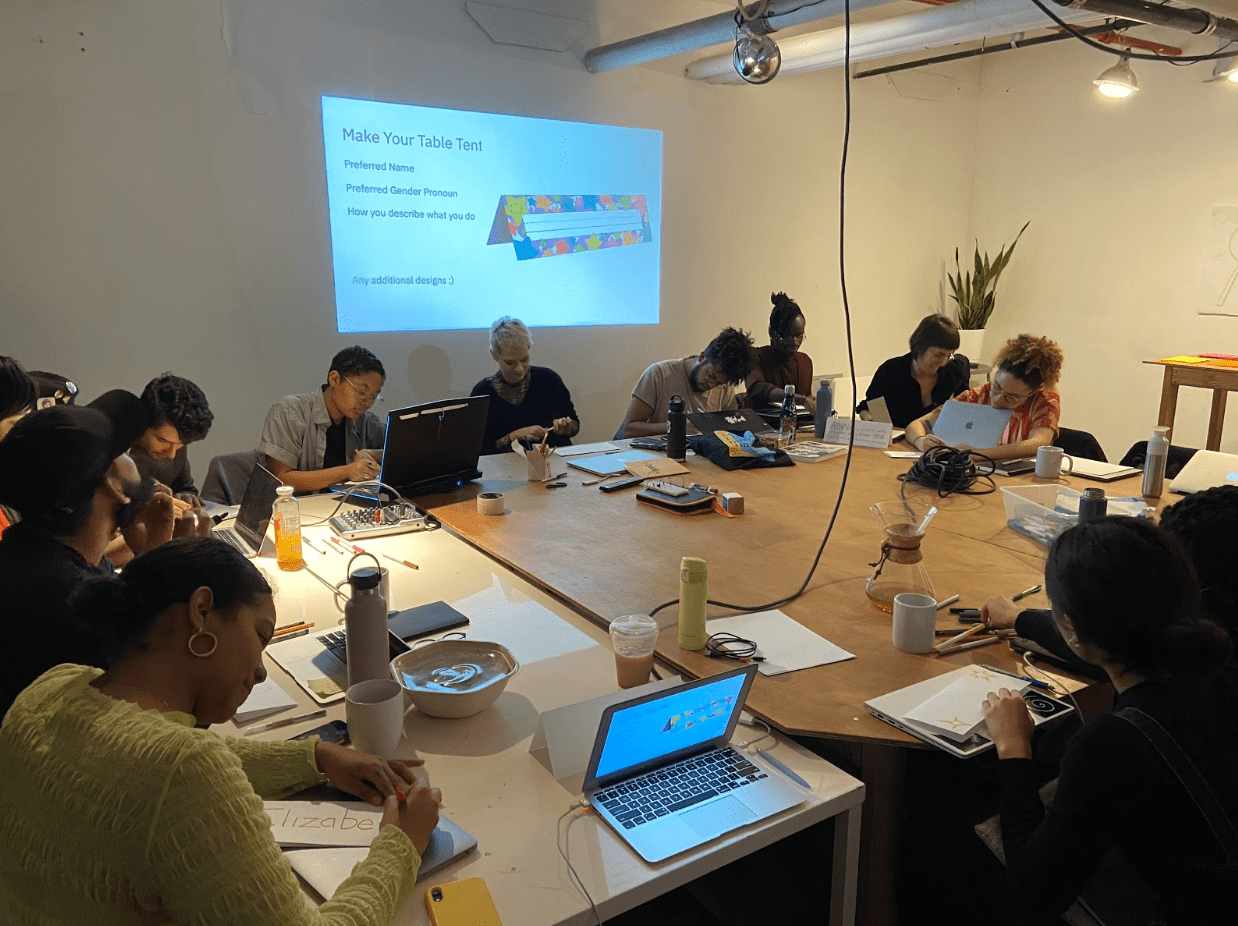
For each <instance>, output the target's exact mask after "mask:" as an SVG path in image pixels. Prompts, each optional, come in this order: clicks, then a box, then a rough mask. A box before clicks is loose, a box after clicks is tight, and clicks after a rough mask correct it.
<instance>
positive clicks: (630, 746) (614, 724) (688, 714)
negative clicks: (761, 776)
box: [590, 665, 756, 779]
mask: <svg viewBox="0 0 1238 926" xmlns="http://www.w3.org/2000/svg"><path fill="white" fill-rule="evenodd" d="M755 674H756V666H755V665H753V666H750V667H748V668H747V669H740V670H738V671H736V672H728V673H726V674H725V675H719V676H714V677H713V678H708V679H702V680H701V681H699V682H693V683H690V684H688V685H684V686H680V687H677V688H672V689H670V690H669V691H661V692H658V693H656V694H654V695H650V696H649V697H647V698H642V699H640V700H639V701H636V702H634V703H631V704H627V705H622V704H621V705H616V706H615V707H614V708H611V709H608V710H607V711H606V713H605V714H604V715H603V717H602V729H600V730H599V731H598V740H599V742H600V743H601V755H600V756H599V755H597V752H598V747H597V746H596V745H595V746H594V755H595V759H596V768H595V769H594V770H593V771H594V774H593V775H592V776H590V777H593V778H597V779H604V778H612V777H614V776H616V775H620V774H624V773H628V772H633V773H635V772H636V771H637V770H639V769H640V768H641V767H642V766H644V765H647V764H649V763H651V762H653V763H656V764H662V762H664V761H673V759H674V758H675V757H677V756H678V755H679V754H681V753H688V752H691V751H693V750H694V749H696V748H697V747H700V746H702V745H704V744H706V743H709V742H711V741H717V742H718V743H722V742H725V741H726V740H727V739H729V738H730V735H731V732H732V731H733V730H734V728H735V722H736V721H737V720H738V719H739V712H740V709H741V708H742V707H743V704H744V697H745V696H746V695H747V689H748V687H749V686H750V685H751V684H752V681H751V680H752V677H753V675H755Z"/></svg>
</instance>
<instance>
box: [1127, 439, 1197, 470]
mask: <svg viewBox="0 0 1238 926" xmlns="http://www.w3.org/2000/svg"><path fill="white" fill-rule="evenodd" d="M1198 450H1199V448H1198V447H1174V446H1173V445H1172V444H1171V445H1170V447H1169V456H1168V457H1167V458H1166V460H1165V478H1166V479H1173V478H1174V477H1175V476H1177V475H1178V473H1180V472H1182V467H1184V466H1186V464H1187V462H1188V461H1189V460H1190V459H1191V457H1193V456H1195V454H1196V453H1197V452H1198ZM1147 455H1148V442H1147V441H1146V440H1141V441H1137V442H1136V443H1134V444H1132V445H1131V449H1130V450H1128V451H1126V456H1124V457H1122V465H1123V466H1138V467H1140V468H1142V467H1143V464H1144V459H1145V458H1146V457H1147Z"/></svg>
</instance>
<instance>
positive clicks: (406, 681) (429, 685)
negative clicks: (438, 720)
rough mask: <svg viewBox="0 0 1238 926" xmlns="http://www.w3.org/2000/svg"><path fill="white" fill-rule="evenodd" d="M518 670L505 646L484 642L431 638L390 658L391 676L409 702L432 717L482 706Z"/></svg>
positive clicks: (464, 712)
mask: <svg viewBox="0 0 1238 926" xmlns="http://www.w3.org/2000/svg"><path fill="white" fill-rule="evenodd" d="M519 669H520V663H518V662H517V661H516V658H515V657H514V656H512V654H511V652H509V651H508V649H507V647H506V646H503V645H502V644H500V643H488V642H486V641H484V640H435V641H434V642H432V643H427V644H425V645H424V646H416V647H413V648H412V649H411V650H409V651H408V652H407V653H401V654H400V655H399V656H396V657H395V659H393V660H391V675H392V677H393V678H394V679H395V680H396V681H397V682H399V683H400V684H401V685H403V686H404V690H405V691H407V692H408V695H409V698H410V699H411V700H412V702H413V706H414V707H416V708H417V710H419V711H421V712H422V713H423V714H429V715H430V716H431V717H471V716H472V715H473V714H476V713H478V712H480V711H483V710H485V709H486V708H487V707H489V706H490V705H491V704H493V703H494V701H495V699H496V698H497V697H498V696H499V695H500V694H502V693H503V689H504V688H506V687H507V683H508V682H509V681H510V680H511V678H512V676H513V675H515V674H516V673H517V672H518V671H519Z"/></svg>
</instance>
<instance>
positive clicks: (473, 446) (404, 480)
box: [353, 395, 490, 498]
mask: <svg viewBox="0 0 1238 926" xmlns="http://www.w3.org/2000/svg"><path fill="white" fill-rule="evenodd" d="M489 407H490V397H489V396H484V395H480V396H468V397H467V398H459V399H445V400H443V401H441V402H429V403H427V404H425V405H413V406H410V407H409V408H397V409H394V410H393V411H391V412H390V413H389V414H388V415H387V436H386V440H385V441H384V443H383V467H382V475H381V477H380V478H381V479H382V481H383V483H384V484H385V485H389V486H391V488H393V489H395V490H396V491H397V492H399V493H400V494H401V495H403V496H404V497H405V498H412V497H414V496H416V495H426V494H428V493H430V492H435V491H441V490H445V489H449V488H454V487H455V486H458V485H463V484H464V483H465V482H468V481H469V480H471V479H480V478H481V471H480V470H479V469H478V468H477V460H478V458H479V457H480V456H481V445H482V441H483V440H485V436H486V413H487V411H488V409H489ZM353 494H358V493H356V491H355V490H354V492H353Z"/></svg>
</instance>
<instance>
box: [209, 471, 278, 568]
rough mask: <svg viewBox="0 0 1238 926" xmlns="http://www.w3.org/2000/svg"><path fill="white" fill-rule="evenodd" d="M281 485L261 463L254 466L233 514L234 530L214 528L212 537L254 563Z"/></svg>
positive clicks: (230, 528)
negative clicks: (243, 493)
mask: <svg viewBox="0 0 1238 926" xmlns="http://www.w3.org/2000/svg"><path fill="white" fill-rule="evenodd" d="M281 485H283V483H282V482H280V481H279V480H278V479H276V478H275V477H274V476H273V475H271V473H270V471H269V470H267V469H266V467H264V466H263V465H262V464H261V463H257V464H255V465H254V471H253V472H252V473H251V474H250V476H249V485H247V486H246V487H245V496H244V498H242V499H241V507H240V510H239V511H237V513H236V527H235V528H232V527H215V528H212V529H211V536H212V537H217V538H219V539H220V540H223V541H224V542H226V543H228V544H231V545H232V546H233V547H234V548H235V549H237V550H239V551H240V552H241V553H243V554H245V555H246V556H247V557H249V558H250V559H253V558H254V557H255V556H257V555H258V553H259V552H261V550H262V541H263V540H264V539H266V535H267V526H268V525H269V524H270V523H271V507H272V506H273V505H274V504H275V498H276V491H275V490H276V489H278V488H279V487H280V486H281Z"/></svg>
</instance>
